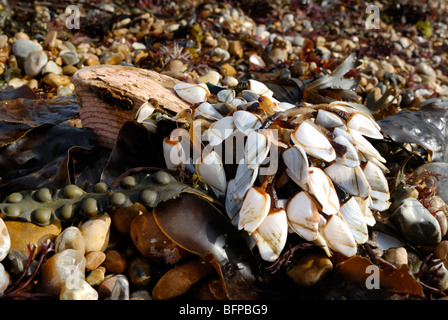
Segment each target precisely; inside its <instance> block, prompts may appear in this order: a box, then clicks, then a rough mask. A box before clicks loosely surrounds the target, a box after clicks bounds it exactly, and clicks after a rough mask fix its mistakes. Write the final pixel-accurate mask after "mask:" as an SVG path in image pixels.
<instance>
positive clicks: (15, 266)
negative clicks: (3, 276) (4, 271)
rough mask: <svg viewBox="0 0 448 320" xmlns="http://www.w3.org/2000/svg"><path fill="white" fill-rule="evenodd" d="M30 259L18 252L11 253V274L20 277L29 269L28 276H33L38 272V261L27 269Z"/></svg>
mask: <svg viewBox="0 0 448 320" xmlns="http://www.w3.org/2000/svg"><path fill="white" fill-rule="evenodd" d="M28 258H29V256H28V255H27V254H24V253H21V252H17V251H10V252H9V254H8V260H9V263H10V268H9V272H11V273H12V274H14V275H18V274H22V273H23V272H24V271H25V269H26V268H27V270H26V275H27V276H30V275H31V274H33V272H34V271H35V270H36V267H37V263H38V262H37V261H36V260H33V261H32V262H31V265H30V266H29V267H27V266H28Z"/></svg>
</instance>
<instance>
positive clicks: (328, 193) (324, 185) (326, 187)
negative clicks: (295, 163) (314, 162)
mask: <svg viewBox="0 0 448 320" xmlns="http://www.w3.org/2000/svg"><path fill="white" fill-rule="evenodd" d="M307 184H308V186H309V192H310V193H311V194H313V196H314V197H315V198H316V199H317V201H319V203H320V205H321V206H322V211H323V212H324V213H326V214H328V215H334V214H336V213H338V211H339V198H338V195H337V193H336V189H335V188H334V185H333V182H332V181H331V180H330V178H329V177H328V176H327V175H326V174H325V172H324V171H323V170H322V169H320V168H317V167H310V168H309V169H308V182H307Z"/></svg>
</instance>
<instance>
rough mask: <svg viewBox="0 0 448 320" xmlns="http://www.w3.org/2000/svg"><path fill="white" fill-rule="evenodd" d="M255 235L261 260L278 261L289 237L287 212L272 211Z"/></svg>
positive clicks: (280, 210) (282, 210)
mask: <svg viewBox="0 0 448 320" xmlns="http://www.w3.org/2000/svg"><path fill="white" fill-rule="evenodd" d="M253 235H254V240H255V243H256V245H257V248H258V251H259V252H260V256H261V258H262V259H263V260H265V261H274V260H276V259H277V258H278V257H279V256H280V254H281V252H282V250H283V248H284V247H285V244H286V240H287V237H288V221H287V219H286V212H285V210H284V209H275V210H271V211H270V212H269V214H268V215H267V216H266V218H265V219H264V220H263V221H262V222H261V224H260V226H259V227H258V228H257V230H255V232H254V234H253Z"/></svg>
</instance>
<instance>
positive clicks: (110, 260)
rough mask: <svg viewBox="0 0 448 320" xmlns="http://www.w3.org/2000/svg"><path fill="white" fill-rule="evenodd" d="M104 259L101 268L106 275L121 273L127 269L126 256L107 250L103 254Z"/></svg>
mask: <svg viewBox="0 0 448 320" xmlns="http://www.w3.org/2000/svg"><path fill="white" fill-rule="evenodd" d="M105 254H106V259H105V260H104V262H103V263H102V266H103V267H105V268H106V271H107V272H108V273H115V274H118V273H123V272H124V271H125V270H126V267H127V261H126V256H125V255H124V254H122V253H121V252H119V251H117V250H107V251H106V252H105Z"/></svg>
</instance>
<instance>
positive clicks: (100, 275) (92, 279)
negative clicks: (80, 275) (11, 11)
mask: <svg viewBox="0 0 448 320" xmlns="http://www.w3.org/2000/svg"><path fill="white" fill-rule="evenodd" d="M104 278H105V274H104V270H103V269H100V268H98V269H94V270H92V271H90V272H89V274H88V275H87V277H86V281H87V282H88V283H89V284H90V285H91V286H94V287H95V286H98V285H99V284H100V283H101V282H103V281H104Z"/></svg>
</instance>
